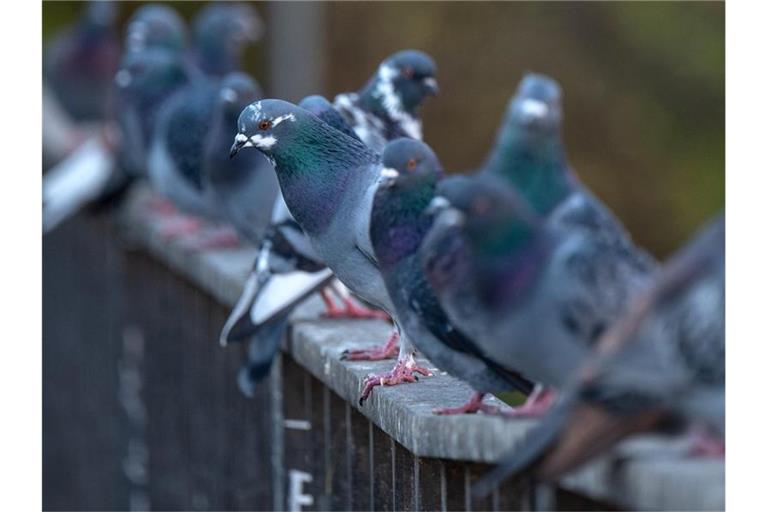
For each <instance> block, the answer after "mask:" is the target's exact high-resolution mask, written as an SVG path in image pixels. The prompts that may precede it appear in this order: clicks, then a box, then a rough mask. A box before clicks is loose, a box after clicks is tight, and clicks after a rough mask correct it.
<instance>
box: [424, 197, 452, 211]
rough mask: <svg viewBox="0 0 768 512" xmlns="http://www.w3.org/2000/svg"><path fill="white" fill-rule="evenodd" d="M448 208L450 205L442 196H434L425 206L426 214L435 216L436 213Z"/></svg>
mask: <svg viewBox="0 0 768 512" xmlns="http://www.w3.org/2000/svg"><path fill="white" fill-rule="evenodd" d="M450 206H451V203H450V202H448V200H447V199H446V198H444V197H443V196H435V197H434V198H433V199H432V201H431V202H430V203H429V205H428V206H427V209H426V214H427V215H437V214H438V213H440V212H441V211H443V210H445V209H446V208H449V207H450Z"/></svg>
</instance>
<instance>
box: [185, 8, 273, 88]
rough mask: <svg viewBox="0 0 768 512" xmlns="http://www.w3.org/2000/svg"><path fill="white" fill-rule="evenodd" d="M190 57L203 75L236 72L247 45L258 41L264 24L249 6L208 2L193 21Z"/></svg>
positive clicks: (221, 74) (220, 74)
mask: <svg viewBox="0 0 768 512" xmlns="http://www.w3.org/2000/svg"><path fill="white" fill-rule="evenodd" d="M193 32H194V43H195V47H194V57H195V62H196V63H197V65H198V67H199V68H200V69H201V70H202V72H203V73H205V74H207V75H211V76H224V75H226V74H227V73H230V72H232V71H238V70H240V59H241V54H242V52H243V49H244V48H245V47H246V45H247V44H248V43H255V42H257V41H259V40H260V39H261V37H262V34H263V33H264V25H263V23H262V21H261V18H259V15H258V13H257V12H256V10H255V9H254V8H253V7H252V6H251V5H249V4H246V3H237V2H211V3H209V4H208V5H206V6H205V7H203V8H202V9H201V10H200V12H199V13H198V14H197V16H196V17H195V20H194V22H193Z"/></svg>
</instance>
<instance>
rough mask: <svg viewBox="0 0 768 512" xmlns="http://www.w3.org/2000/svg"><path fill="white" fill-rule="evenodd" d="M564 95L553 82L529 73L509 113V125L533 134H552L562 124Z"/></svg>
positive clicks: (513, 100) (518, 90)
mask: <svg viewBox="0 0 768 512" xmlns="http://www.w3.org/2000/svg"><path fill="white" fill-rule="evenodd" d="M561 102H562V92H561V90H560V86H559V85H558V84H557V82H555V81H554V80H553V79H551V78H549V77H547V76H545V75H538V74H534V73H528V74H527V75H525V77H523V79H522V80H521V81H520V84H519V85H518V87H517V93H516V94H515V96H514V97H513V98H512V100H511V101H510V103H509V107H508V109H507V123H508V124H510V125H512V126H513V127H515V128H517V129H518V130H523V131H526V132H529V133H532V134H538V133H546V134H549V133H552V132H557V131H558V130H559V129H560V125H561V123H562V117H563V115H562V106H561Z"/></svg>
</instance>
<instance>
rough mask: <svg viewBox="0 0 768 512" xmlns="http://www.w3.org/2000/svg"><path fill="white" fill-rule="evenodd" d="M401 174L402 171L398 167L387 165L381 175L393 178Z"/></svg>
mask: <svg viewBox="0 0 768 512" xmlns="http://www.w3.org/2000/svg"><path fill="white" fill-rule="evenodd" d="M399 176H400V173H399V172H397V170H396V169H393V168H391V167H385V168H383V169H382V170H381V177H382V178H386V179H390V180H393V179H395V178H397V177H399Z"/></svg>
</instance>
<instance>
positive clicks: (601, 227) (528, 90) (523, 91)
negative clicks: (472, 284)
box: [434, 74, 656, 415]
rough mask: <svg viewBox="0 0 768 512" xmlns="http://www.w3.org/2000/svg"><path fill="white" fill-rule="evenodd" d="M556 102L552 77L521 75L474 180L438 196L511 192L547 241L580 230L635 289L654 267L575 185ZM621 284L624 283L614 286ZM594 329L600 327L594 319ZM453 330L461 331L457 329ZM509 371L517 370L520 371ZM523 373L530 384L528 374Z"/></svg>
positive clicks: (445, 185)
mask: <svg viewBox="0 0 768 512" xmlns="http://www.w3.org/2000/svg"><path fill="white" fill-rule="evenodd" d="M561 98H562V94H561V90H560V87H559V86H558V85H557V83H556V82H555V81H554V80H552V79H551V78H548V77H546V76H543V75H535V74H528V75H526V76H525V77H524V78H523V80H522V81H521V83H520V85H519V87H518V90H517V93H516V94H515V96H514V97H513V99H512V100H511V102H510V105H509V108H508V109H507V113H506V115H505V119H504V122H503V123H502V127H501V129H500V130H499V135H498V136H497V140H496V144H495V145H494V148H493V149H492V151H491V153H490V155H489V156H488V158H487V159H486V162H485V164H484V165H483V166H482V167H481V169H480V170H479V172H477V173H476V174H475V176H473V177H467V176H457V177H452V178H449V179H446V180H444V182H442V183H441V184H440V187H439V188H438V191H437V194H438V196H440V197H442V198H444V199H445V198H447V199H448V201H449V202H454V201H456V202H458V203H459V204H463V207H464V208H465V209H471V208H469V207H470V203H471V201H472V200H473V197H472V192H471V191H472V190H473V185H471V182H473V181H479V182H484V185H482V186H480V185H476V186H475V188H476V189H477V187H480V188H479V189H477V190H475V192H477V193H482V192H480V191H481V190H482V187H491V188H492V187H505V186H508V187H511V189H512V190H513V191H514V192H515V195H516V196H517V197H518V198H519V199H521V200H522V201H524V202H525V203H526V204H527V206H528V207H529V208H530V209H531V213H532V214H534V215H536V216H538V217H540V218H541V219H542V220H543V221H544V222H545V231H547V232H552V233H559V234H556V235H554V236H556V237H559V236H563V237H565V238H567V237H571V236H574V233H575V232H579V233H580V236H583V237H584V238H585V240H586V241H588V242H585V243H588V244H590V245H595V246H597V247H602V248H604V249H605V250H606V251H607V252H606V254H608V255H609V256H608V258H609V259H610V260H611V261H612V262H614V263H615V266H616V267H615V268H616V272H617V274H616V276H615V278H616V280H617V281H619V282H621V283H628V284H627V286H628V289H627V293H629V294H630V295H631V294H632V293H634V291H635V290H636V289H637V287H638V285H637V283H642V282H644V281H645V280H647V276H649V275H650V274H651V273H652V272H653V271H654V269H655V267H656V263H655V262H654V261H653V259H652V258H651V257H650V256H648V255H647V254H646V253H645V252H644V251H643V250H642V249H639V248H638V247H636V246H635V245H634V244H633V243H632V240H631V238H630V236H629V234H628V233H627V232H626V230H625V229H624V227H623V226H622V225H621V223H620V222H619V221H618V219H616V218H615V216H614V215H613V214H612V213H611V212H610V211H609V210H608V208H606V207H605V205H603V204H602V203H601V202H600V201H598V200H597V199H596V198H595V197H594V196H593V195H592V194H591V193H590V192H589V190H587V189H586V187H584V185H582V184H581V183H580V182H579V180H578V178H577V177H576V175H575V173H574V172H573V171H572V169H571V168H570V166H569V165H568V162H567V158H566V152H565V146H564V144H563V141H562V136H561V126H562V108H561ZM434 256H435V257H437V256H438V255H434ZM500 256H501V255H500ZM590 271H591V270H590ZM623 287H624V285H623V284H619V286H618V288H619V289H622V288H623ZM605 300H607V301H608V302H607V305H609V306H610V307H609V309H610V310H611V311H608V312H606V314H607V315H608V318H609V319H610V318H613V317H614V315H615V314H617V313H616V311H612V310H613V309H614V308H618V310H619V311H620V310H621V309H622V307H624V304H625V303H626V297H624V296H623V295H621V294H619V295H618V296H617V297H616V298H611V297H606V299H605ZM444 306H445V304H444ZM579 307H581V306H579ZM448 309H449V308H448V307H446V310H448ZM577 316H578V315H577ZM463 321H465V322H472V321H473V320H472V319H464V320H463ZM585 321H586V322H587V324H586V325H584V326H582V328H587V327H589V326H590V321H589V320H585ZM598 324H599V325H602V323H601V322H598ZM457 326H458V327H461V325H460V324H457ZM477 327H478V328H482V327H481V326H479V325H478V326H477ZM604 327H605V326H604V325H602V327H600V328H604ZM467 334H469V335H470V337H471V338H473V339H474V338H475V336H474V335H473V333H471V332H469V331H467ZM508 368H515V369H517V370H518V371H523V368H522V367H515V366H512V367H508ZM526 376H527V377H529V378H531V379H533V380H537V378H536V377H535V376H534V375H526ZM546 380H547V379H544V381H545V382H546ZM550 384H551V382H550ZM551 399H552V394H551V392H550V391H547V392H545V393H538V392H537V393H535V394H534V395H533V397H532V401H531V402H530V403H527V404H526V407H525V408H521V409H520V410H519V411H518V412H519V413H523V412H524V413H526V414H533V415H536V414H540V413H541V412H543V410H544V409H546V407H547V406H548V405H549V403H551ZM539 400H541V401H540V402H539Z"/></svg>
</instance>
